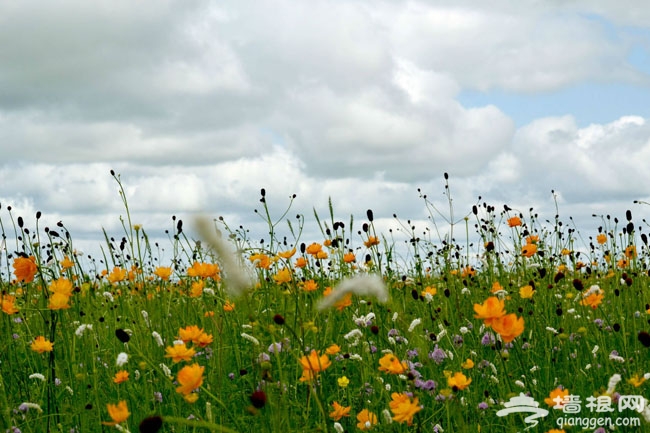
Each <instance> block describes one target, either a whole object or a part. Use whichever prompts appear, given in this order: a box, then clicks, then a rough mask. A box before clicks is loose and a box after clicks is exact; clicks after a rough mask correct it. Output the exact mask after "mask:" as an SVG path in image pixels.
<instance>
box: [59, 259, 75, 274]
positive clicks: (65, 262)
mask: <svg viewBox="0 0 650 433" xmlns="http://www.w3.org/2000/svg"><path fill="white" fill-rule="evenodd" d="M59 265H61V269H63V270H64V271H65V270H66V269H70V268H71V267H73V266H74V262H73V261H72V260H70V259H69V258H68V256H65V257H64V258H63V260H61V262H60V263H59Z"/></svg>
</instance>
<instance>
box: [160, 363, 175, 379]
mask: <svg viewBox="0 0 650 433" xmlns="http://www.w3.org/2000/svg"><path fill="white" fill-rule="evenodd" d="M160 369H161V370H162V371H163V373H165V376H167V377H171V375H172V371H171V370H170V369H169V367H167V365H165V364H163V363H160Z"/></svg>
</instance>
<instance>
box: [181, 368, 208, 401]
mask: <svg viewBox="0 0 650 433" xmlns="http://www.w3.org/2000/svg"><path fill="white" fill-rule="evenodd" d="M203 370H205V367H202V366H200V365H199V364H192V365H186V366H185V367H183V368H181V370H180V371H179V372H178V375H177V376H176V380H177V381H178V383H179V384H180V386H179V387H177V388H176V392H177V393H179V394H183V395H187V394H189V393H191V392H192V391H194V390H195V389H197V388H199V387H200V386H201V385H202V384H203Z"/></svg>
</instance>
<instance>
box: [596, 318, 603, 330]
mask: <svg viewBox="0 0 650 433" xmlns="http://www.w3.org/2000/svg"><path fill="white" fill-rule="evenodd" d="M594 324H595V325H596V326H598V327H599V328H602V327H603V319H595V320H594Z"/></svg>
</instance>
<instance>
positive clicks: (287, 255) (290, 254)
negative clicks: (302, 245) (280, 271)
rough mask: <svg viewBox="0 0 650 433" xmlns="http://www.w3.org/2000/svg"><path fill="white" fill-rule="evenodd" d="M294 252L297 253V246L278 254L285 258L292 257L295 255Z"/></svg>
mask: <svg viewBox="0 0 650 433" xmlns="http://www.w3.org/2000/svg"><path fill="white" fill-rule="evenodd" d="M294 254H296V248H295V247H294V248H292V249H290V250H287V251H281V252H279V253H278V256H280V257H282V258H283V259H290V258H291V257H293V255H294Z"/></svg>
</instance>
